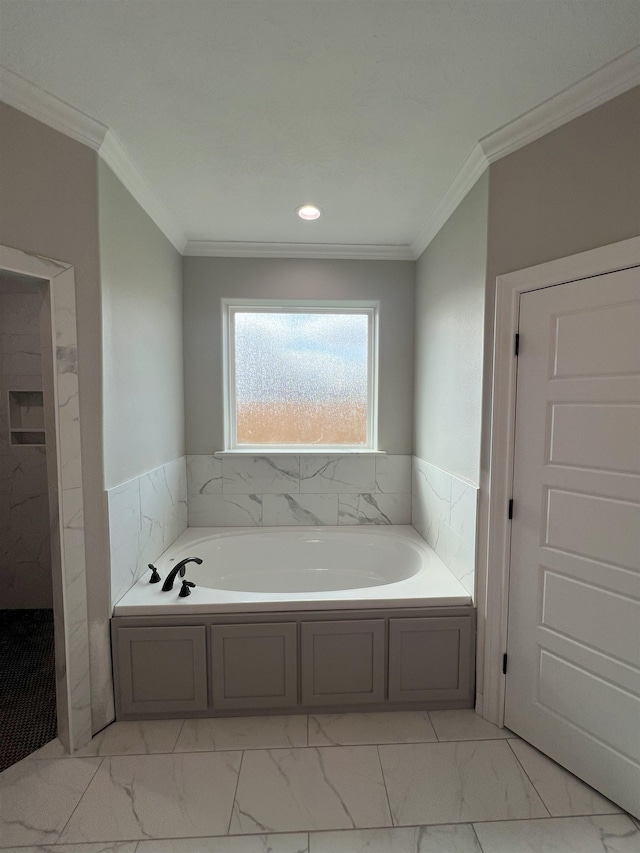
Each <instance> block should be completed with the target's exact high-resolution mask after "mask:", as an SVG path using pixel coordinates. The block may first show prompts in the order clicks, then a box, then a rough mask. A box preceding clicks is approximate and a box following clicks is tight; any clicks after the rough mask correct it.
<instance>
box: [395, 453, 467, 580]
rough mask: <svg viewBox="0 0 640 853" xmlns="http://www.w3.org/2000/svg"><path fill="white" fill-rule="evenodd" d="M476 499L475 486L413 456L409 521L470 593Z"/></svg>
mask: <svg viewBox="0 0 640 853" xmlns="http://www.w3.org/2000/svg"><path fill="white" fill-rule="evenodd" d="M477 502H478V488H477V486H473V485H471V484H470V483H467V482H466V481H464V480H461V479H459V478H458V477H456V476H454V475H453V474H449V473H448V472H447V471H443V470H442V469H441V468H436V466H435V465H431V464H430V463H429V462H425V461H424V460H423V459H420V458H419V457H417V456H414V457H413V463H412V509H411V523H412V524H413V526H414V527H415V529H416V530H417V531H418V533H419V534H420V535H421V536H422V538H423V539H425V540H426V542H427V544H428V545H430V546H431V547H432V548H433V550H434V551H435V552H436V554H437V555H438V556H439V557H440V559H441V560H442V561H443V562H444V563H445V564H446V565H447V566H448V567H449V569H450V570H451V571H452V572H453V574H454V575H455V576H456V577H457V578H458V580H459V581H460V583H461V584H462V585H463V586H464V588H465V589H466V590H467V591H468V592H469V593H471V595H474V584H475V564H476V512H477Z"/></svg>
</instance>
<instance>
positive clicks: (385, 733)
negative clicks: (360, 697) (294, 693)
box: [309, 711, 437, 746]
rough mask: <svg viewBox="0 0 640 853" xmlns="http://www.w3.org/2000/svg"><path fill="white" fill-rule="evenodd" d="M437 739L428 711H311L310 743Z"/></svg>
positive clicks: (323, 744) (409, 741)
mask: <svg viewBox="0 0 640 853" xmlns="http://www.w3.org/2000/svg"><path fill="white" fill-rule="evenodd" d="M435 740H437V737H436V733H435V732H434V730H433V726H432V725H431V721H430V720H429V714H428V713H427V712H426V711H382V712H379V713H367V714H310V715H309V746H331V745H334V746H335V745H336V744H365V743H416V742H424V741H435Z"/></svg>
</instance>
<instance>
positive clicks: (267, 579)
mask: <svg viewBox="0 0 640 853" xmlns="http://www.w3.org/2000/svg"><path fill="white" fill-rule="evenodd" d="M185 557H200V558H201V559H202V561H203V562H202V564H201V565H197V564H195V563H189V564H188V565H187V567H186V579H188V580H190V581H193V582H194V583H195V584H196V587H195V588H194V589H192V591H191V595H190V596H189V597H187V598H180V597H179V596H178V592H179V591H180V586H181V582H180V578H176V580H175V583H174V586H173V590H171V591H170V592H162V584H161V583H158V584H150V583H149V582H148V580H149V575H150V572H146V574H145V576H144V577H142V578H141V579H140V580H139V581H138V582H137V583H136V584H135V585H134V586H133V587H132V588H131V589H130V590H129V591H128V592H127V593H126V594H125V595H124V596H123V597H122V598H121V599H120V601H119V602H118V603H117V604H116V606H115V608H114V615H115V616H140V615H146V614H148V615H159V614H169V613H182V614H189V613H219V612H225V611H226V612H258V611H274V610H329V609H331V610H335V609H340V608H343V609H352V608H366V607H376V606H377V607H422V606H445V605H468V604H471V597H470V595H469V593H468V592H467V591H466V590H465V589H464V587H463V586H462V585H461V584H460V583H459V581H458V580H457V579H456V578H455V577H454V576H453V575H452V573H451V572H450V571H449V569H448V568H447V567H446V566H445V565H444V563H443V562H442V561H441V560H440V558H439V557H437V556H436V554H435V553H434V552H433V551H432V550H431V548H429V546H428V545H427V544H426V542H424V540H423V539H422V538H421V537H420V536H419V535H418V533H416V531H415V530H414V529H413V527H409V526H388V527H387V526H385V527H383V528H382V527H373V526H371V527H370V526H367V527H278V528H238V527H232V528H222V527H209V528H203V527H194V528H190V529H188V530H186V531H185V532H184V533H183V534H182V535H181V536H180V537H179V538H178V539H176V541H175V542H174V543H173V545H171V547H170V548H168V549H167V550H166V551H165V552H164V554H162V556H160V557H159V558H158V559H157V560H156V561H155V565H156V567H157V568H158V571H159V572H160V575H161V576H162V579H163V580H164V578H166V576H167V574H168V573H169V571H170V570H171V567H172V566H174V565H175V564H176V563H177V562H178V561H179V560H182V559H183V558H185Z"/></svg>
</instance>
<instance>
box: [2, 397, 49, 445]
mask: <svg viewBox="0 0 640 853" xmlns="http://www.w3.org/2000/svg"><path fill="white" fill-rule="evenodd" d="M9 435H10V441H11V444H13V445H43V444H44V443H45V432H44V401H43V397H42V391H9Z"/></svg>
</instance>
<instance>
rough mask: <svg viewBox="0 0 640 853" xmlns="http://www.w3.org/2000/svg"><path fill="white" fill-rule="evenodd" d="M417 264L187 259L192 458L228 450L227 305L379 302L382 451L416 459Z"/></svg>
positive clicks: (186, 347) (186, 344) (187, 385)
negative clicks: (223, 303)
mask: <svg viewBox="0 0 640 853" xmlns="http://www.w3.org/2000/svg"><path fill="white" fill-rule="evenodd" d="M414 275H415V264H414V263H413V262H412V261H340V260H299V259H284V260H280V259H271V258H269V259H244V258H242V259H240V258H190V257H188V258H185V259H184V312H185V341H184V352H185V403H186V430H187V453H188V454H209V453H213V452H214V451H216V450H221V449H222V448H223V447H224V422H223V406H222V394H223V391H222V387H223V386H222V340H221V328H222V325H221V323H222V321H221V314H220V299H221V298H222V297H240V298H250V297H256V298H276V299H278V298H280V299H292V298H301V299H379V300H380V349H379V420H378V439H379V442H378V443H379V447H380V449H382V450H386V451H387V452H388V453H393V454H407V453H411V448H412V423H413V326H414V323H413V308H414V290H415V284H414Z"/></svg>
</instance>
